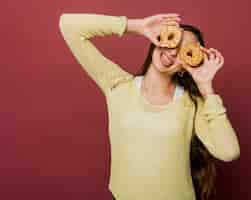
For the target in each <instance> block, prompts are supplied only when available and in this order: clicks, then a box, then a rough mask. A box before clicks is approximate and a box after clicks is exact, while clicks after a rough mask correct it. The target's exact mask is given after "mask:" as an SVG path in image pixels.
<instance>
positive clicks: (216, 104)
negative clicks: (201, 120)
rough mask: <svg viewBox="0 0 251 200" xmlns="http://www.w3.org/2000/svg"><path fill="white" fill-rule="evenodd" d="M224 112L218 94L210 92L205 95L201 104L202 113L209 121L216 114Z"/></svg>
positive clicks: (224, 109)
mask: <svg viewBox="0 0 251 200" xmlns="http://www.w3.org/2000/svg"><path fill="white" fill-rule="evenodd" d="M224 113H226V108H225V107H224V105H223V100H222V98H221V97H220V95H218V94H210V95H208V96H207V97H206V99H205V100H204V104H203V111H202V115H204V117H205V118H206V120H207V121H210V120H212V119H214V118H215V117H217V116H218V115H221V114H224Z"/></svg>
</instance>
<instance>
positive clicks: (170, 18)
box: [160, 17, 181, 22]
mask: <svg viewBox="0 0 251 200" xmlns="http://www.w3.org/2000/svg"><path fill="white" fill-rule="evenodd" d="M160 21H162V22H168V21H177V22H179V21H181V18H180V17H168V18H165V17H161V18H160Z"/></svg>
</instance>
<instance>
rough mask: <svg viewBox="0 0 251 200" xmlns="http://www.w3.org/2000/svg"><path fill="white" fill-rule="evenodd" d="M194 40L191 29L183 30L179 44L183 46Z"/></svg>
mask: <svg viewBox="0 0 251 200" xmlns="http://www.w3.org/2000/svg"><path fill="white" fill-rule="evenodd" d="M196 41H198V40H197V38H196V36H195V34H194V33H192V32H191V31H186V30H184V31H183V36H182V39H181V43H180V45H181V46H183V45H185V44H187V43H190V42H196Z"/></svg>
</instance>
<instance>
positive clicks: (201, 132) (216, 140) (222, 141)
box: [195, 94, 240, 162]
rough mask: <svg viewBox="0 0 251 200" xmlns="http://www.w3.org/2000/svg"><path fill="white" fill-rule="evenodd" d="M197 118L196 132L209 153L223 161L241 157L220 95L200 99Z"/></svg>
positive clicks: (236, 139)
mask: <svg viewBox="0 0 251 200" xmlns="http://www.w3.org/2000/svg"><path fill="white" fill-rule="evenodd" d="M197 102H198V110H197V113H196V116H195V132H196V134H197V136H198V138H199V139H200V140H201V142H202V143H203V144H204V145H205V147H206V148H207V149H208V151H209V152H210V153H211V154H212V155H213V156H214V157H216V158H218V159H220V160H223V161H226V162H227V161H232V160H234V159H237V158H239V157H240V146H239V142H238V138H237V135H236V133H235V131H234V129H233V127H232V125H231V123H230V120H229V119H228V116H227V113H226V108H225V107H224V105H223V100H222V98H221V97H220V96H219V95H218V94H210V95H208V96H207V98H206V99H205V100H202V99H201V98H198V100H197Z"/></svg>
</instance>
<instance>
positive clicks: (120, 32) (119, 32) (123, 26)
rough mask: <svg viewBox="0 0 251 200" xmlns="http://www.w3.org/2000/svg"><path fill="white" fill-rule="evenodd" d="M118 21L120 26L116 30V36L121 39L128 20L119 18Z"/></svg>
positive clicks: (124, 17) (123, 17) (122, 17)
mask: <svg viewBox="0 0 251 200" xmlns="http://www.w3.org/2000/svg"><path fill="white" fill-rule="evenodd" d="M119 20H120V26H119V30H118V36H119V37H122V36H123V35H124V33H125V31H126V27H127V20H128V18H127V16H119Z"/></svg>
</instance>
